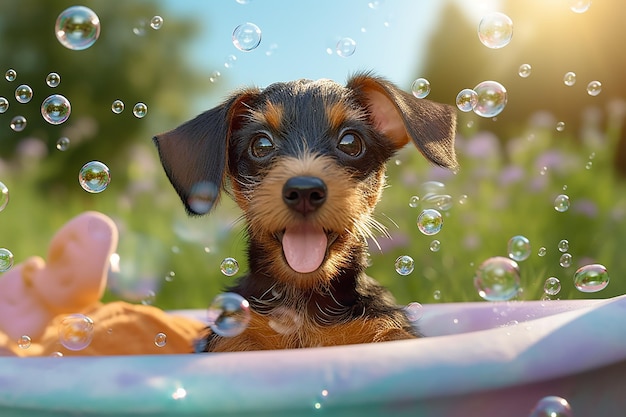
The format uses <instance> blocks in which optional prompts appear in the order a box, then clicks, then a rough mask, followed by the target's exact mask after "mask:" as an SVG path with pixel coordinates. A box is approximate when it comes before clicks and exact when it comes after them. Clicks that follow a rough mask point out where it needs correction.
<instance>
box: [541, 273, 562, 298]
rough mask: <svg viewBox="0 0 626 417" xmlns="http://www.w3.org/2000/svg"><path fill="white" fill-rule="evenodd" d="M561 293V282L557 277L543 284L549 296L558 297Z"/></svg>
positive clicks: (544, 290)
mask: <svg viewBox="0 0 626 417" xmlns="http://www.w3.org/2000/svg"><path fill="white" fill-rule="evenodd" d="M559 291H561V281H559V279H558V278H557V277H550V278H548V279H546V282H544V283H543V292H544V293H546V294H547V295H557V294H558V293H559Z"/></svg>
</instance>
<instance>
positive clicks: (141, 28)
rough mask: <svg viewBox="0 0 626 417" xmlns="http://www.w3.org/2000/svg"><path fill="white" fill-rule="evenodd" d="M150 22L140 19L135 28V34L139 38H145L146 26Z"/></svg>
mask: <svg viewBox="0 0 626 417" xmlns="http://www.w3.org/2000/svg"><path fill="white" fill-rule="evenodd" d="M147 24H148V21H147V20H146V19H139V21H138V22H137V24H136V25H135V27H133V33H134V34H135V35H137V36H144V35H145V34H146V25H147Z"/></svg>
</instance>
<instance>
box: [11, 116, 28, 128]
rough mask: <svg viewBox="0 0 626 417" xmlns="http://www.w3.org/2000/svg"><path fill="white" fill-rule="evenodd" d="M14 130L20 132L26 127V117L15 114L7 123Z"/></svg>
mask: <svg viewBox="0 0 626 417" xmlns="http://www.w3.org/2000/svg"><path fill="white" fill-rule="evenodd" d="M9 126H11V129H12V130H13V131H14V132H21V131H22V130H24V129H25V128H26V118H25V117H24V116H15V117H14V118H12V119H11V123H10V124H9Z"/></svg>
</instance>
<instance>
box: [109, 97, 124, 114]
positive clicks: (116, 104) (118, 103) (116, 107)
mask: <svg viewBox="0 0 626 417" xmlns="http://www.w3.org/2000/svg"><path fill="white" fill-rule="evenodd" d="M111 111H112V112H113V113H115V114H120V113H121V112H123V111H124V102H123V101H122V100H115V101H113V103H112V104H111Z"/></svg>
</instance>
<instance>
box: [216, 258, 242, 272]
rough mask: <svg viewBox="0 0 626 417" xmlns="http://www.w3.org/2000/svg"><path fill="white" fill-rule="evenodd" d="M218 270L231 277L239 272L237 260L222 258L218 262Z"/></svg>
mask: <svg viewBox="0 0 626 417" xmlns="http://www.w3.org/2000/svg"><path fill="white" fill-rule="evenodd" d="M220 271H222V274H224V275H226V276H227V277H232V276H233V275H235V274H236V273H237V272H239V262H237V259H235V258H230V257H228V258H224V259H223V260H222V262H221V263H220Z"/></svg>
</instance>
